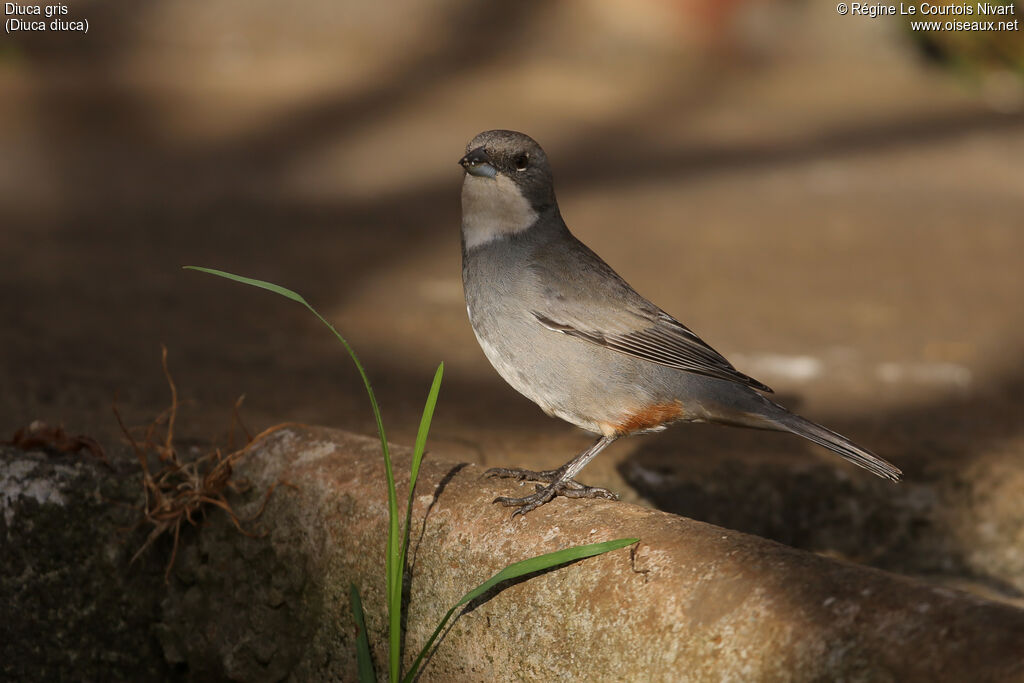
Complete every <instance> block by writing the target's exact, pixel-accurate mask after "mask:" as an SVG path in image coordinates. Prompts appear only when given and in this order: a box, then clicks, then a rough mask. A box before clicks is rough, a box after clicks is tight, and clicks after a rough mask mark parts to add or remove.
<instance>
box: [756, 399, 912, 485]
mask: <svg viewBox="0 0 1024 683" xmlns="http://www.w3.org/2000/svg"><path fill="white" fill-rule="evenodd" d="M776 420H777V424H778V425H779V426H780V427H782V428H783V429H784V430H786V431H788V432H792V433H793V434H796V435H797V436H802V437H804V438H805V439H808V440H810V441H813V442H814V443H816V444H818V445H819V446H824V447H825V448H827V449H829V450H831V451H834V452H836V453H838V454H839V455H841V456H843V457H844V458H846V459H847V460H849V461H850V462H852V463H853V464H854V465H859V466H861V467H863V468H864V469H866V470H867V471H869V472H871V473H872V474H876V475H878V476H879V477H882V478H884V479H890V480H892V481H899V480H900V478H901V477H902V476H903V472H901V471H900V469H899V468H898V467H896V466H895V465H893V464H891V463H888V462H886V461H885V460H883V459H882V458H879V457H878V456H877V455H875V454H874V453H872V452H871V451H869V450H867V449H866V448H861V447H860V446H858V445H857V444H855V443H853V442H852V441H850V440H849V439H847V438H846V437H845V436H843V435H842V434H837V433H835V432H833V431H832V430H831V429H826V428H825V427H822V426H821V425H820V424H817V423H815V422H811V421H810V420H807V419H805V418H802V417H800V416H799V415H795V414H793V413H790V412H786V413H785V415H784V416H778V417H777V418H776Z"/></svg>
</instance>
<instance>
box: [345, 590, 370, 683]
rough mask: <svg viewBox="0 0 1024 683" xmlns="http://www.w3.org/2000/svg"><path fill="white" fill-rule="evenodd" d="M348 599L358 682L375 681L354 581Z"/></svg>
mask: <svg viewBox="0 0 1024 683" xmlns="http://www.w3.org/2000/svg"><path fill="white" fill-rule="evenodd" d="M349 600H350V602H351V604H352V616H353V617H354V618H355V620H356V662H357V664H358V666H359V683H377V674H376V673H375V672H374V670H373V659H372V658H371V657H370V639H369V637H368V636H367V634H366V618H365V617H364V615H363V601H362V600H360V599H359V589H358V588H356V585H355V584H354V583H353V584H350V585H349Z"/></svg>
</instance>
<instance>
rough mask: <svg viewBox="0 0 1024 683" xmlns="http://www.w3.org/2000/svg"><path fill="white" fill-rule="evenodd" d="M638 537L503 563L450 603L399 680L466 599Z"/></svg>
mask: <svg viewBox="0 0 1024 683" xmlns="http://www.w3.org/2000/svg"><path fill="white" fill-rule="evenodd" d="M639 540H640V539H638V538H619V539H616V540H614V541H604V542H602V543H591V544H589V545H578V546H574V547H572V548H565V549H564V550H556V551H555V552H553V553H546V554H544V555H539V556H537V557H532V558H530V559H528V560H522V561H520V562H514V563H512V564H510V565H509V566H507V567H505V568H504V569H502V570H501V571H500V572H498V573H497V574H495V575H494V576H492V577H491V578H489V579H487V580H486V581H484V582H483V583H481V584H480V585H479V586H477V587H476V588H474V589H473V590H471V591H469V592H468V593H466V594H465V595H463V596H462V599H461V600H459V601H458V602H457V603H455V605H453V606H452V608H451V609H450V610H448V612H447V613H446V614H445V615H444V618H442V619H441V623H439V624H438V625H437V628H436V629H434V632H433V633H432V634H431V636H430V639H429V640H427V644H426V645H424V646H423V649H422V650H420V653H419V654H418V655H417V656H416V661H414V662H413V664H412V667H411V668H410V669H409V671H408V672H407V673H406V674H405V678H403V679H402V681H403V682H405V681H412V680H413V679H414V678H415V677H416V673H417V671H419V668H420V665H421V664H422V663H423V659H424V657H426V656H427V653H428V652H430V648H431V647H432V646H433V645H434V641H435V640H437V636H439V635H440V634H441V631H443V630H444V627H445V625H446V624H447V623H448V620H449V619H451V618H452V615H453V614H455V610H457V609H458V608H459V607H461V606H463V605H465V604H466V603H468V602H471V601H473V600H475V599H477V598H479V597H480V596H481V595H483V594H484V593H486V592H487V591H489V590H491V589H492V588H494V587H495V586H496V585H498V584H499V583H501V582H502V581H508V580H510V579H518V578H519V577H521V576H525V575H527V574H533V573H534V572H539V571H543V570H545V569H551V568H552V567H557V566H559V565H562V564H566V563H567V562H573V561H575V560H582V559H583V558H586V557H593V556H594V555H600V554H602V553H607V552H610V551H612V550H618V549H619V548H625V547H626V546H628V545H633V544H634V543H636V542H637V541H639Z"/></svg>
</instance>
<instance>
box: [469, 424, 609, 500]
mask: <svg viewBox="0 0 1024 683" xmlns="http://www.w3.org/2000/svg"><path fill="white" fill-rule="evenodd" d="M615 438H616V437H614V436H602V437H601V438H600V439H598V440H597V441H596V442H595V443H594V445H593V446H591V447H590V448H588V449H587V450H585V451H583V452H582V453H580V454H579V455H577V456H576V457H575V458H573V459H572V460H570V461H569V462H567V463H565V464H564V465H562V466H561V467H559V468H558V469H557V470H545V471H543V472H531V471H530V470H520V469H505V468H500V467H498V468H494V469H490V470H487V472H486V474H487V475H488V476H491V477H508V478H512V479H518V480H520V481H524V480H527V481H544V482H549V483H548V485H547V486H541V485H540V484H538V485H537V492H536V493H533V494H531V495H529V496H523V497H522V498H507V497H505V496H501V497H498V498H495V499H494V502H495V503H501V504H502V505H505V506H506V507H513V506H515V507H518V508H519V509H518V510H516V511H515V512H513V513H512V516H513V517H515V516H516V515H524V514H526V513H527V512H529V511H531V510H535V509H536V508H538V507H540V506H541V505H543V504H544V503H546V502H548V501H549V500H551V499H552V498H554V497H555V496H565V497H566V498H607V499H609V500H618V496H616V495H615V494H614V493H612V492H611V491H609V490H608V489H603V488H599V487H597V486H585V485H583V484H581V483H579V482H578V481H576V480H575V479H574V477H575V476H576V475H577V474H579V472H580V470H582V469H583V468H584V467H585V466H586V464H587V463H588V462H590V461H591V460H593V459H594V456H596V455H597V454H598V453H600V452H601V451H603V450H604V449H605V448H607V447H608V446H609V444H611V443H612V442H613V441H615Z"/></svg>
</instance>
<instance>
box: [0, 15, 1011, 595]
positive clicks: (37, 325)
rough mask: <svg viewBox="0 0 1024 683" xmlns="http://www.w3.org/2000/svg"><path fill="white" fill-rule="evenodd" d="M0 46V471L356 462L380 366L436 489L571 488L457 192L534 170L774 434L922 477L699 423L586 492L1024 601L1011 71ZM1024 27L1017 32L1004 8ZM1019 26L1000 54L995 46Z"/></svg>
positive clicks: (365, 32) (747, 41) (409, 36)
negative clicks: (495, 339) (889, 475)
mask: <svg viewBox="0 0 1024 683" xmlns="http://www.w3.org/2000/svg"><path fill="white" fill-rule="evenodd" d="M70 12H71V15H70V17H68V18H70V19H76V18H88V20H89V22H90V30H89V33H88V34H87V35H82V34H76V33H20V34H5V35H4V36H3V37H2V38H0V41H2V42H0V46H2V47H0V92H2V98H0V149H2V154H0V292H2V294H0V387H2V390H0V438H9V435H11V434H12V433H13V432H14V431H15V430H16V429H18V428H19V427H23V426H25V425H27V424H29V423H30V422H32V421H34V420H44V421H46V422H47V423H49V424H51V425H60V424H62V425H63V426H64V428H65V429H66V430H67V431H68V432H69V433H72V434H79V433H84V434H88V435H91V436H93V437H95V438H96V439H98V440H99V441H100V442H101V443H102V444H103V445H104V447H106V448H107V450H108V451H110V452H111V453H115V454H116V453H118V452H121V453H122V455H123V452H124V451H123V449H124V447H123V446H122V445H121V440H120V437H119V431H118V428H117V424H116V422H115V420H114V418H113V414H112V412H111V407H110V406H111V402H112V400H113V397H114V395H115V394H117V395H118V396H119V398H118V405H119V406H120V409H121V411H122V413H123V414H124V415H125V418H126V421H127V422H128V423H129V424H145V423H147V422H149V421H150V420H151V419H152V418H153V417H154V416H155V415H156V414H157V413H159V412H160V411H161V410H163V409H164V408H165V407H166V406H167V405H168V403H169V401H170V396H169V392H168V389H167V385H166V383H165V381H164V378H163V376H162V374H161V370H160V360H159V359H160V344H161V343H164V344H166V345H167V347H168V349H169V357H170V366H171V371H172V372H173V374H174V377H175V379H176V381H177V384H178V388H179V391H180V394H181V397H182V398H183V399H185V400H186V401H188V404H187V405H186V406H185V407H184V408H183V411H184V414H183V415H182V416H181V418H180V421H179V425H178V428H177V429H178V433H179V435H180V436H183V437H187V438H191V439H195V440H204V441H208V440H209V439H212V438H216V437H218V436H220V435H223V434H224V433H225V432H227V430H228V427H229V425H230V423H231V407H232V405H233V403H234V401H235V399H236V398H237V397H238V396H239V395H240V394H245V395H246V397H247V398H246V401H245V404H244V408H243V410H242V415H243V418H244V420H245V422H246V424H247V425H248V427H249V429H250V431H252V432H253V433H255V432H257V431H259V430H261V429H263V428H266V427H269V426H271V425H273V424H276V423H279V422H283V421H302V422H310V423H319V424H326V425H331V426H337V427H340V428H343V429H347V430H351V431H356V432H362V433H367V434H369V433H372V432H373V429H374V427H373V419H372V416H371V413H370V411H369V407H368V405H367V402H366V399H365V395H364V393H363V389H362V387H361V384H360V382H359V380H358V377H357V375H356V374H355V371H354V370H353V368H352V367H351V363H350V361H349V360H348V359H347V357H346V356H345V354H344V352H343V350H342V349H341V348H340V347H339V346H338V344H337V343H336V342H335V341H334V340H333V338H332V337H331V336H330V335H329V334H328V333H327V332H326V331H325V330H324V329H323V328H322V327H321V326H320V324H319V323H318V322H317V321H316V320H315V319H313V318H312V317H311V316H310V315H309V314H308V313H306V312H305V311H303V310H302V309H300V308H299V307H298V306H295V305H294V304H291V303H289V302H287V301H285V300H283V299H280V298H278V297H274V296H273V295H270V294H267V293H265V292H260V291H257V290H254V289H251V288H245V287H242V286H240V285H236V284H233V283H229V282H227V281H223V280H218V279H214V278H211V277H208V276H204V275H200V274H198V273H194V272H185V271H182V270H181V266H182V265H186V264H194V265H204V266H209V267H214V268H220V269H224V270H228V271H232V272H237V273H242V274H245V275H249V276H252V277H257V278H262V279H268V280H271V281H274V282H276V283H279V284H281V285H284V286H287V287H290V288H292V289H295V290H297V291H299V292H301V293H302V294H303V295H305V296H306V298H307V299H308V300H309V301H310V302H312V303H313V304H314V305H315V306H317V307H318V308H319V309H320V310H321V311H322V312H323V313H324V314H325V315H326V316H327V317H328V318H330V319H331V320H332V321H334V322H335V323H336V325H337V326H338V327H339V329H340V330H341V331H342V332H343V333H344V334H346V335H347V337H348V339H349V341H350V342H351V343H352V344H353V345H354V346H355V348H356V349H357V351H358V352H359V353H360V354H361V356H362V358H363V360H364V362H365V364H366V366H367V369H368V371H369V374H370V376H371V378H372V379H373V381H374V383H375V386H376V388H377V391H378V393H379V395H380V398H381V400H382V404H383V412H384V418H385V423H386V425H387V427H388V430H389V436H390V437H391V439H392V440H394V441H396V442H399V443H406V444H410V443H412V440H413V438H414V434H415V429H416V426H417V423H418V419H419V413H420V410H421V409H422V402H423V400H424V398H425V395H426V392H427V389H428V386H429V382H430V378H431V376H432V374H433V370H434V368H435V367H436V365H437V363H438V362H440V361H444V362H445V364H446V372H445V381H444V385H443V387H442V391H441V400H440V404H439V407H438V411H437V414H436V418H435V426H434V428H433V431H432V435H431V442H430V446H431V449H432V454H433V457H436V458H441V459H446V460H459V461H472V462H479V463H483V464H486V465H499V464H500V465H523V466H529V467H539V468H548V467H554V466H557V465H559V464H561V463H562V462H564V461H565V460H567V459H568V458H569V457H570V456H571V455H572V454H574V453H575V452H576V451H578V450H579V449H581V448H582V447H584V446H585V445H586V444H588V443H589V436H587V435H585V434H583V433H581V432H579V431H578V430H576V429H575V428H573V427H571V426H569V425H567V424H565V423H562V422H560V421H558V420H553V419H550V418H547V417H545V416H544V415H543V414H542V413H541V412H540V410H539V409H538V408H536V407H535V406H534V405H533V404H532V403H530V402H529V401H527V400H526V399H524V398H522V397H520V396H519V395H517V394H516V393H515V392H514V391H513V390H512V389H510V388H508V387H507V386H506V385H505V384H504V382H503V381H502V380H501V379H500V378H499V377H498V376H497V374H496V373H495V372H494V371H493V370H492V369H491V367H490V366H489V364H488V363H487V361H486V359H485V358H484V356H483V354H482V352H481V351H480V349H479V347H478V346H477V344H476V341H475V339H474V337H473V335H472V332H471V330H470V327H469V324H468V321H467V319H466V315H465V306H464V303H463V298H462V289H461V279H460V254H459V191H460V185H461V176H462V174H461V171H460V169H459V168H458V167H457V166H456V160H457V159H458V158H459V157H460V156H461V155H462V153H463V150H464V146H465V144H466V142H467V141H468V140H469V139H470V138H471V137H473V136H474V135H475V134H476V133H478V132H480V131H482V130H486V129H490V128H513V129H517V130H521V131H523V132H526V133H528V134H530V135H531V136H533V137H534V138H536V139H537V140H538V141H539V142H540V143H541V144H542V145H543V146H544V147H545V149H546V150H547V152H548V155H549V157H550V158H551V160H552V163H553V166H554V170H555V176H556V190H557V192H558V196H559V201H560V204H561V208H562V212H563V215H564V217H565V219H566V221H567V223H568V224H569V226H570V228H571V229H573V231H574V232H575V233H576V235H577V236H579V237H580V238H581V239H583V240H584V241H585V242H587V243H588V244H589V245H590V246H591V247H592V248H594V249H595V250H596V251H597V252H598V253H599V254H601V255H602V256H603V257H604V258H605V260H607V261H608V262H609V263H610V264H611V265H612V266H613V267H614V268H616V269H617V270H618V271H619V272H620V273H621V274H622V275H623V276H624V277H625V278H626V279H627V280H629V281H630V282H631V283H632V284H633V285H634V286H635V287H636V288H637V289H638V290H639V291H640V292H641V293H643V294H645V295H646V296H648V297H649V298H651V299H652V300H654V301H655V302H656V303H658V304H659V305H660V306H661V307H662V308H664V309H666V310H667V311H669V312H670V313H672V314H674V315H676V316H677V317H678V318H679V319H680V320H682V321H683V322H685V323H686V324H687V325H689V326H690V327H691V328H693V329H694V330H695V331H696V332H697V333H699V334H700V335H702V336H703V337H704V338H705V339H706V340H707V341H708V342H709V343H711V344H712V345H713V346H715V347H716V348H717V349H718V350H720V351H721V352H723V353H724V354H725V355H726V356H727V357H729V358H730V359H731V360H732V361H733V362H734V364H735V365H736V366H737V367H738V368H739V369H740V370H742V371H743V372H746V373H748V374H752V375H754V376H756V377H758V378H759V379H761V380H763V381H764V382H766V383H768V384H770V385H772V386H773V387H774V388H775V389H776V391H777V392H779V394H780V396H781V400H782V402H784V403H786V404H787V405H789V406H791V407H793V408H796V409H799V410H800V412H802V413H803V414H805V415H807V416H808V417H811V418H813V419H816V420H818V421H821V422H823V423H825V424H827V425H829V426H831V427H832V428H834V429H836V430H838V431H840V432H842V433H845V434H847V435H849V436H851V437H852V438H854V439H855V440H857V441H859V442H861V443H863V444H865V445H867V446H869V447H871V448H872V449H874V450H875V451H877V452H878V453H879V454H881V455H883V456H884V457H886V458H887V459H889V460H891V461H892V462H894V463H896V464H897V465H898V466H900V467H902V468H903V470H904V471H905V472H906V474H907V481H906V482H905V483H904V484H901V485H899V486H894V485H890V484H887V483H886V482H882V481H880V480H875V479H874V478H872V477H871V475H870V474H867V473H865V472H863V471H859V470H855V469H854V468H852V467H851V466H848V465H847V464H846V463H844V462H842V461H840V460H839V459H838V458H836V457H834V456H832V455H830V454H828V453H826V452H824V451H821V450H820V449H817V448H815V447H813V446H811V445H809V444H806V443H803V442H801V441H799V440H798V439H796V438H794V437H787V436H783V435H775V434H765V433H758V432H743V431H740V430H730V429H727V428H714V427H707V426H678V427H675V428H673V429H671V430H669V431H668V432H666V433H664V434H659V435H653V436H645V437H637V438H634V439H630V440H628V441H622V442H619V443H617V444H616V445H615V447H614V448H612V449H610V450H609V451H606V452H605V454H603V455H602V456H601V457H600V458H598V459H597V460H596V461H595V462H594V463H592V464H591V465H590V466H589V467H588V468H587V470H586V471H585V472H584V473H583V476H582V479H583V480H584V481H586V482H587V483H590V484H594V485H603V486H609V487H612V488H614V489H615V490H618V491H620V492H622V494H623V496H624V498H626V499H627V500H631V501H633V502H639V503H642V504H648V505H655V506H658V507H661V508H663V509H666V510H670V511H672V512H677V513H680V514H686V515H689V516H693V517H696V518H698V519H704V520H706V521H710V522H713V523H717V524H723V525H726V526H730V527H732V528H737V529H742V530H746V531H750V532H753V533H758V534H761V535H765V536H768V537H771V538H776V539H778V540H780V541H783V542H785V543H788V544H791V545H795V546H798V547H804V548H808V549H811V550H815V551H818V552H823V553H828V554H833V555H837V556H841V557H847V558H849V559H852V560H856V561H860V562H868V563H871V564H875V565H877V566H881V567H884V568H888V569H893V570H896V571H904V572H907V573H911V574H915V575H918V576H925V577H929V578H935V579H936V580H939V581H943V582H946V583H951V584H955V585H964V586H968V587H970V588H972V589H974V590H977V591H979V592H983V593H986V594H989V595H993V596H995V597H999V598H1002V599H1009V600H1017V599H1019V598H1020V596H1021V591H1022V590H1024V496H1022V495H1021V494H1022V492H1024V463H1022V457H1024V363H1022V361H1024V305H1022V293H1024V256H1022V254H1024V80H1022V77H1021V74H1022V72H1024V39H1022V35H1024V34H1022V33H1021V32H1020V31H1019V30H1017V31H1003V32H997V33H992V32H989V33H962V32H961V33H954V32H939V33H934V32H933V33H930V34H927V35H923V34H921V33H915V32H911V31H910V30H909V29H908V26H907V24H906V23H905V22H904V21H903V20H902V19H901V18H899V17H880V18H875V19H871V18H869V17H864V16H840V15H839V14H837V12H836V9H835V6H834V5H833V4H831V3H819V2H799V1H796V0H730V1H728V2H726V1H723V0H638V1H637V2H630V3H624V2H612V1H611V0H568V1H564V2H558V3H550V2H515V3H501V4H499V3H481V2H471V1H466V0H459V1H456V0H437V1H431V2H424V1H423V0H418V1H416V2H412V1H410V0H395V1H394V2H390V3H376V4H373V3H362V2H349V1H337V2H331V3H322V2H309V3H301V4H298V5H282V4H281V3H278V2H273V3H272V2H266V1H262V0H255V1H251V2H246V3H241V2H236V1H234V0H212V1H210V2H204V3H182V2H172V1H169V0H154V1H152V2H146V3H106V2H104V3H101V2H80V3H75V4H74V5H72V6H71V7H70ZM1018 13H1019V10H1018ZM1009 18H1010V19H1012V18H1014V17H1009Z"/></svg>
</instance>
